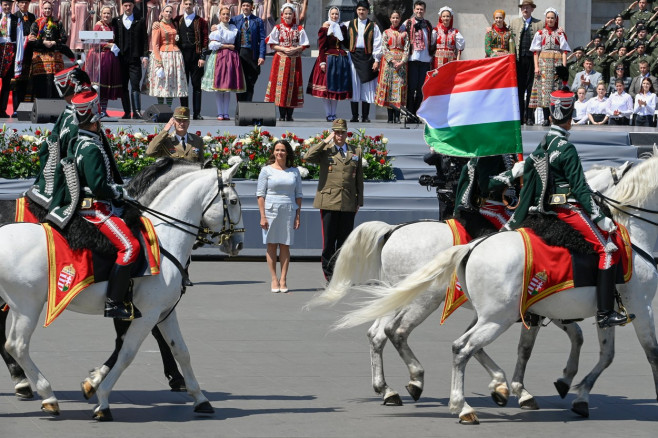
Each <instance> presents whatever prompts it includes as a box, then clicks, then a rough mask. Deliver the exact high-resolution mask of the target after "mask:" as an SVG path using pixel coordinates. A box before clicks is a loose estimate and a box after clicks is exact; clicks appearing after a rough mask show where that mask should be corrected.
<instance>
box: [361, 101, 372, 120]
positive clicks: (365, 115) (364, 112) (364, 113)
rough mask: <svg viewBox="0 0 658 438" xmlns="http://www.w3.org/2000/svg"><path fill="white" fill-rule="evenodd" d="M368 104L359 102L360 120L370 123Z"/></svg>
mask: <svg viewBox="0 0 658 438" xmlns="http://www.w3.org/2000/svg"><path fill="white" fill-rule="evenodd" d="M369 115H370V104H369V103H368V102H361V121H362V122H363V123H370V118H369V117H368V116H369Z"/></svg>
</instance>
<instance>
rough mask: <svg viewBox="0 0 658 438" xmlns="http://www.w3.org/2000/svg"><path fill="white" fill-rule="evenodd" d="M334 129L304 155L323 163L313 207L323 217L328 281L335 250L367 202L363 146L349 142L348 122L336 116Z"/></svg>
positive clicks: (324, 264) (325, 273)
mask: <svg viewBox="0 0 658 438" xmlns="http://www.w3.org/2000/svg"><path fill="white" fill-rule="evenodd" d="M331 129H332V130H333V133H332V134H330V135H329V137H327V138H325V139H324V140H323V141H321V142H320V143H318V144H315V145H313V146H311V147H310V149H309V150H308V152H306V154H305V155H304V159H305V160H306V161H308V162H309V163H314V164H318V165H319V166H320V177H319V179H318V189H317V192H316V193H315V200H314V201H313V207H314V208H319V209H320V215H321V218H322V237H323V238H324V241H323V242H322V258H321V260H322V272H323V273H324V277H325V278H326V279H327V281H329V280H331V276H332V275H333V272H334V262H335V260H334V254H336V251H338V250H339V249H340V247H341V246H342V245H343V243H344V242H345V239H347V236H349V235H350V233H351V232H352V229H353V228H354V218H355V217H356V212H357V211H359V207H362V206H363V166H362V164H361V160H362V157H363V153H362V151H361V148H358V147H357V148H355V147H354V146H351V145H348V144H347V143H345V141H346V140H347V122H346V121H345V120H344V119H336V120H334V122H333V124H332V125H331Z"/></svg>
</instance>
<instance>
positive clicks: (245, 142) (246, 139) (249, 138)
mask: <svg viewBox="0 0 658 438" xmlns="http://www.w3.org/2000/svg"><path fill="white" fill-rule="evenodd" d="M242 143H244V144H251V137H245V138H243V139H242Z"/></svg>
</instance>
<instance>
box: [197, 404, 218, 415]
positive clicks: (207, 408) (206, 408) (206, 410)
mask: <svg viewBox="0 0 658 438" xmlns="http://www.w3.org/2000/svg"><path fill="white" fill-rule="evenodd" d="M194 412H196V413H197V414H214V413H215V410H214V409H213V407H212V406H211V405H210V402H207V401H204V402H201V403H199V404H198V405H196V406H195V407H194Z"/></svg>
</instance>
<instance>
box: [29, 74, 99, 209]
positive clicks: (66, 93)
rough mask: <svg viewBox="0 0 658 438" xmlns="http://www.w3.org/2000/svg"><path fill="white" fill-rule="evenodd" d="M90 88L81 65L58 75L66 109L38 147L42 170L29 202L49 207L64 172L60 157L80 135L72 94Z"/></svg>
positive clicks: (59, 87)
mask: <svg viewBox="0 0 658 438" xmlns="http://www.w3.org/2000/svg"><path fill="white" fill-rule="evenodd" d="M89 87H91V81H90V80H89V76H88V75H87V73H85V71H84V70H82V69H81V68H80V66H79V65H78V64H75V65H74V66H73V67H70V68H67V69H65V70H62V71H59V72H57V73H56V74H55V88H56V89H57V92H58V93H59V96H60V97H61V98H62V99H64V101H65V102H66V108H65V109H64V112H62V113H61V114H60V115H59V117H58V118H57V121H56V122H55V124H54V125H53V129H52V131H51V133H50V136H49V137H48V138H47V139H45V140H44V141H43V142H42V143H41V145H40V146H39V152H38V154H39V173H38V174H37V176H36V178H35V179H34V183H33V184H32V187H30V188H29V189H28V190H27V192H26V195H27V197H28V198H29V199H30V202H34V203H35V204H37V205H40V206H41V207H43V208H48V207H49V206H50V203H51V202H52V197H53V187H54V182H55V175H56V174H57V173H59V172H61V162H60V160H61V158H63V157H65V156H66V154H67V150H68V147H69V145H70V143H71V142H74V141H75V140H76V139H77V138H78V123H77V120H76V119H75V114H74V108H73V105H71V99H73V95H74V94H75V93H76V92H78V91H81V90H83V89H84V88H89Z"/></svg>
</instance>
